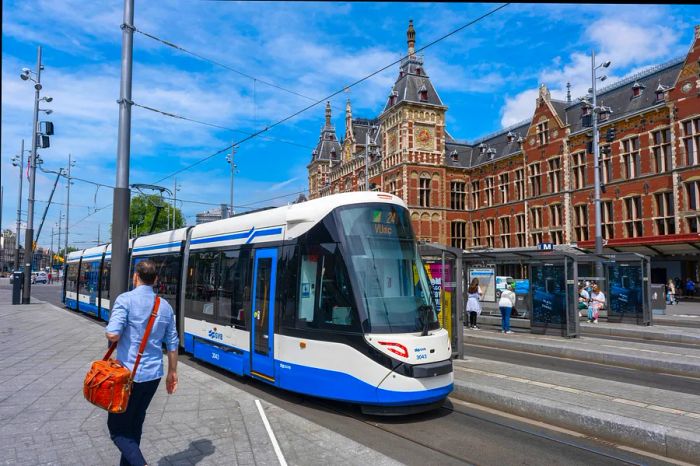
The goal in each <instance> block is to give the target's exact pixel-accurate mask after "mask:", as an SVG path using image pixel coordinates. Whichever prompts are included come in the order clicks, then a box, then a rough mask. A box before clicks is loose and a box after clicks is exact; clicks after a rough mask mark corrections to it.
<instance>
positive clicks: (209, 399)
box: [0, 291, 398, 465]
mask: <svg viewBox="0 0 700 466" xmlns="http://www.w3.org/2000/svg"><path fill="white" fill-rule="evenodd" d="M10 302H11V295H10V293H9V292H7V291H0V464H32V465H33V464H65V465H81V464H84V465H96V464H118V463H119V453H118V450H117V449H116V447H115V446H114V444H113V443H112V442H111V440H110V439H109V434H108V431H107V425H106V424H107V414H106V412H105V411H103V410H101V409H99V408H96V407H94V406H93V405H91V404H89V403H88V402H87V401H85V399H84V398H83V394H82V383H83V378H84V376H85V373H86V371H87V369H88V367H89V364H90V362H91V361H93V360H95V359H98V358H100V357H102V356H103V355H104V352H105V349H106V341H105V339H104V333H103V329H102V328H101V327H100V326H98V325H95V324H93V323H91V322H90V321H88V320H86V319H84V318H82V317H80V316H77V315H73V314H71V313H70V312H69V311H66V310H64V309H59V308H57V307H55V306H52V305H50V304H46V303H38V304H32V305H27V306H12V305H11V304H9V303H10ZM178 372H179V376H180V384H179V388H178V391H177V392H176V393H175V394H174V395H170V396H169V395H167V393H166V391H165V384H164V383H162V384H161V386H160V387H159V388H158V392H157V394H156V396H155V398H154V400H153V402H152V404H151V407H150V408H149V411H148V416H147V417H146V423H145V425H144V438H143V440H142V450H143V452H144V455H145V456H146V458H147V460H148V461H149V464H154V465H155V464H158V465H171V464H172V465H190V464H200V465H206V464H227V465H229V464H230V465H236V464H238V465H276V464H279V462H278V459H277V456H276V455H275V452H274V449H273V446H272V443H271V441H270V438H269V436H268V434H267V431H266V429H265V426H264V424H263V421H262V419H261V416H260V413H259V412H258V409H257V407H256V404H255V397H253V396H252V395H250V394H248V393H246V392H244V391H242V390H239V389H237V388H235V387H232V386H230V385H228V384H226V383H225V382H223V381H220V380H217V379H216V378H214V377H211V376H209V375H207V374H205V373H203V372H201V371H199V370H197V369H195V368H192V367H190V366H187V365H185V364H182V363H181V364H180V365H179V366H178ZM261 403H262V406H263V407H264V411H265V413H266V416H267V418H268V420H269V422H270V425H271V427H272V430H273V431H274V433H275V436H276V438H277V441H278V442H279V445H280V448H281V450H282V453H283V455H284V457H285V460H286V461H287V463H289V464H299V465H302V464H303V465H326V464H356V465H365V464H372V465H390V464H391V465H393V464H398V463H396V462H395V461H393V460H392V459H390V458H388V457H386V456H384V455H382V454H380V453H378V452H376V451H374V450H371V449H369V448H367V447H365V446H363V445H361V444H358V443H357V442H354V441H352V440H350V439H347V438H345V437H343V436H341V435H338V434H336V433H334V432H332V431H330V430H328V429H325V428H323V427H320V426H318V425H316V424H314V423H312V422H309V421H307V420H305V419H303V418H301V417H299V416H297V415H294V414H292V413H289V412H287V411H285V410H283V409H281V408H279V407H277V406H274V405H271V404H269V403H266V402H262V401H261Z"/></svg>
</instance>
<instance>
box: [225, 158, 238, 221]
mask: <svg viewBox="0 0 700 466" xmlns="http://www.w3.org/2000/svg"><path fill="white" fill-rule="evenodd" d="M235 153H236V147H235V146H231V153H230V154H228V155H227V156H226V161H227V162H228V163H229V165H231V187H230V193H229V204H228V205H229V217H230V216H232V215H233V177H234V175H235V174H236V163H235V161H234V155H235Z"/></svg>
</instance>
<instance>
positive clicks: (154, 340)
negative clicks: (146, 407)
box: [105, 285, 179, 382]
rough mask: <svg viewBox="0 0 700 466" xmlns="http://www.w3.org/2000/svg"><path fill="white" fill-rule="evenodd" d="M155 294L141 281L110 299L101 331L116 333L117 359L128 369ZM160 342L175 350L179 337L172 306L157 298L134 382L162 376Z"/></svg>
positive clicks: (133, 358)
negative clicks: (136, 285) (151, 324)
mask: <svg viewBox="0 0 700 466" xmlns="http://www.w3.org/2000/svg"><path fill="white" fill-rule="evenodd" d="M155 296H156V295H155V293H154V292H153V288H152V287H150V286H148V285H141V286H139V287H136V288H135V289H134V290H132V291H128V292H126V293H122V294H120V295H119V296H118V297H117V299H116V301H114V306H113V308H112V312H111V314H110V316H109V323H108V324H107V328H106V329H105V332H106V333H114V334H117V335H119V336H120V337H119V343H118V344H117V359H118V360H119V361H121V362H122V364H124V365H125V366H126V367H128V368H129V370H133V367H134V362H136V355H137V354H138V353H139V345H140V344H141V339H142V338H143V334H144V333H145V331H146V325H147V324H148V319H149V318H150V316H151V311H152V310H153V303H154V301H155ZM163 343H165V347H166V348H167V350H168V351H176V350H177V348H178V344H179V339H178V336H177V329H176V328H175V313H174V312H173V308H172V307H171V306H170V304H168V302H167V301H166V300H164V299H163V298H160V307H159V308H158V315H157V316H156V321H155V322H154V324H153V329H152V330H151V334H150V336H149V337H148V343H147V344H146V348H145V349H144V351H143V355H142V356H141V362H139V367H138V368H137V369H136V376H135V377H134V381H135V382H148V381H149V380H155V379H159V378H161V377H163V350H162V344H163Z"/></svg>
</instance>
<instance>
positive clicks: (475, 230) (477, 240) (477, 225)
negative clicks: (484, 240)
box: [472, 220, 481, 247]
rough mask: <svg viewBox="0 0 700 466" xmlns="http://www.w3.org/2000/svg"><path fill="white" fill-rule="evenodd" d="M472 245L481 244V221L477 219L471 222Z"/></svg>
mask: <svg viewBox="0 0 700 466" xmlns="http://www.w3.org/2000/svg"><path fill="white" fill-rule="evenodd" d="M472 246H473V247H476V246H481V222H480V221H479V220H475V221H473V222H472Z"/></svg>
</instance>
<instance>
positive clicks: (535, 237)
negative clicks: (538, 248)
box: [530, 231, 544, 244]
mask: <svg viewBox="0 0 700 466" xmlns="http://www.w3.org/2000/svg"><path fill="white" fill-rule="evenodd" d="M530 236H531V237H532V244H541V243H544V239H543V238H544V235H543V234H542V232H541V231H536V232H534V233H532V234H531V235H530Z"/></svg>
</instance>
